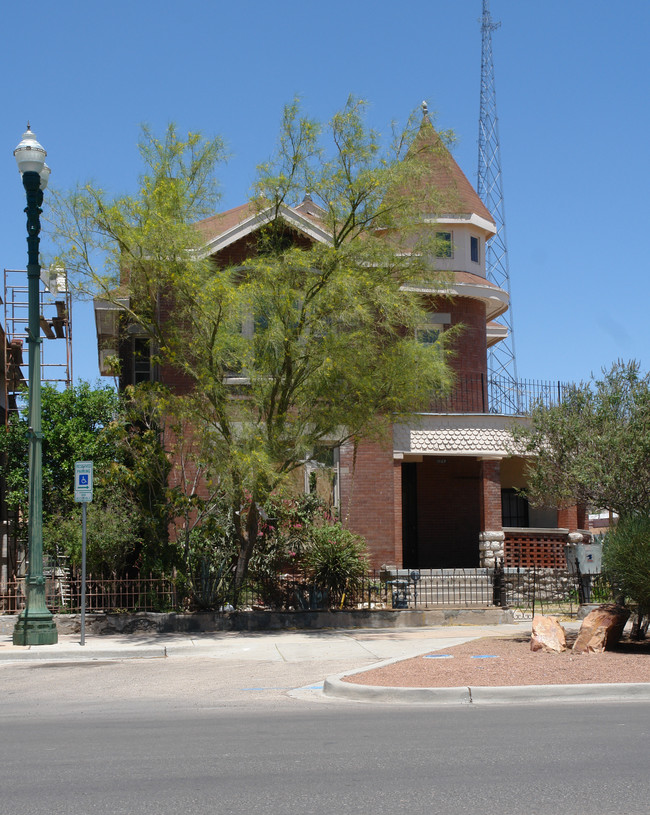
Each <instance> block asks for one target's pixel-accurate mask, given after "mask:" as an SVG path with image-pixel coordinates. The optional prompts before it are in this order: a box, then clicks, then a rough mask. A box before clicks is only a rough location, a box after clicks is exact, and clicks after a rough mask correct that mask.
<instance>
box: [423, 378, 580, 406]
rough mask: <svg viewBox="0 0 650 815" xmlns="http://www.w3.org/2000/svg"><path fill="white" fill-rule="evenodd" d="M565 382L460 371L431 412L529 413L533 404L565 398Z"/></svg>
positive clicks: (549, 402) (557, 402)
mask: <svg viewBox="0 0 650 815" xmlns="http://www.w3.org/2000/svg"><path fill="white" fill-rule="evenodd" d="M568 387H569V386H568V385H567V384H566V383H563V382H544V381H541V380H528V381H523V380H520V381H515V380H512V379H509V378H508V377H503V376H490V375H486V374H481V373H477V374H459V375H458V376H457V378H456V384H455V385H454V387H453V388H452V390H451V392H450V393H449V394H448V395H447V396H446V397H443V398H441V399H434V400H433V401H432V402H431V405H430V410H431V412H433V413H498V414H505V415H508V416H514V415H523V414H527V413H530V411H531V410H532V408H533V407H535V406H536V405H540V404H541V405H543V406H544V407H551V406H552V405H557V404H559V403H560V402H562V401H563V399H564V398H565V394H566V391H567V389H568Z"/></svg>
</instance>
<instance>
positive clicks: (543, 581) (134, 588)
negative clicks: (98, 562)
mask: <svg viewBox="0 0 650 815" xmlns="http://www.w3.org/2000/svg"><path fill="white" fill-rule="evenodd" d="M612 599H613V598H612V590H611V588H610V586H609V585H608V584H607V582H606V581H605V579H604V578H603V576H602V575H597V576H594V577H589V578H588V577H585V576H583V577H580V576H579V575H576V574H574V573H572V572H570V571H567V570H566V569H535V568H530V569H524V568H520V569H512V568H503V567H499V568H497V569H422V570H407V569H400V570H391V571H385V570H383V571H374V572H370V573H368V575H367V576H366V577H365V578H364V579H363V580H360V581H355V582H354V584H351V585H345V586H344V587H342V588H339V590H331V589H328V588H327V587H325V586H322V585H317V584H314V583H313V582H312V581H310V580H309V578H308V577H307V576H305V575H297V574H282V575H275V576H270V577H269V578H268V579H266V580H264V581H257V582H255V583H253V582H251V583H249V584H247V585H246V586H245V587H244V588H243V590H242V591H241V592H240V594H239V597H238V598H237V603H236V605H237V607H238V608H258V609H274V610H295V611H301V610H308V609H326V608H356V609H381V608H392V609H416V608H420V609H426V608H436V607H457V608H472V607H481V608H486V607H490V606H501V607H503V608H510V609H513V610H515V612H516V613H517V614H519V615H521V616H526V617H527V616H530V615H532V614H533V613H535V612H540V613H558V614H566V615H574V614H575V613H576V612H577V609H578V607H579V605H580V604H581V603H584V602H608V601H611V600H612ZM80 600H81V580H80V579H79V578H77V577H68V576H66V575H63V576H57V577H55V576H51V577H49V578H48V579H47V580H46V601H47V605H48V608H50V610H51V611H52V612H53V613H78V612H79V611H80V610H81V604H80ZM234 601H235V598H234V596H233V593H232V586H230V585H228V584H223V583H221V584H219V587H218V589H217V590H215V592H213V593H212V594H211V595H209V594H206V593H205V592H197V591H193V590H192V587H191V586H190V585H188V583H187V581H186V580H185V579H184V578H182V577H179V576H177V575H172V576H168V577H165V576H163V577H153V576H151V575H150V576H149V577H142V576H141V577H137V578H132V579H118V578H110V579H104V578H102V579H97V578H94V577H92V576H90V577H88V579H87V586H86V610H87V611H88V612H90V613H93V612H120V611H124V612H134V611H159V612H162V611H190V610H197V609H200V608H206V609H208V608H209V609H213V610H222V611H223V610H231V609H232V608H233V603H234ZM24 605H25V585H24V578H16V579H14V580H12V581H10V582H9V584H8V586H7V588H6V590H5V591H3V592H2V593H0V613H5V614H15V613H18V612H19V611H21V610H22V609H23V608H24Z"/></svg>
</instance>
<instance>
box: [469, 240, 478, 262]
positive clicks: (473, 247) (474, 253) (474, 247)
mask: <svg viewBox="0 0 650 815" xmlns="http://www.w3.org/2000/svg"><path fill="white" fill-rule="evenodd" d="M469 241H470V246H469V250H470V257H471V259H472V262H473V263H479V262H480V258H479V242H478V238H475V237H474V236H473V235H472V236H471V237H470V239H469Z"/></svg>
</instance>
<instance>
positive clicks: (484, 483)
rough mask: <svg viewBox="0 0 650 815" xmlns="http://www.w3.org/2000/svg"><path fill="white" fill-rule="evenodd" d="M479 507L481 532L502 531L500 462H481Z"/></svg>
mask: <svg viewBox="0 0 650 815" xmlns="http://www.w3.org/2000/svg"><path fill="white" fill-rule="evenodd" d="M480 505H481V532H500V531H501V530H502V529H503V521H502V515H501V462H500V461H481V482H480Z"/></svg>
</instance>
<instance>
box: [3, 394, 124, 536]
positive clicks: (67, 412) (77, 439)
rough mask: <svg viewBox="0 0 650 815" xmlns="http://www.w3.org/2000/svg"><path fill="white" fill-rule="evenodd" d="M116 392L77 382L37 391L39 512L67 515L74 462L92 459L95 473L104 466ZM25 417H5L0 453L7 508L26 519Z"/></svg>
mask: <svg viewBox="0 0 650 815" xmlns="http://www.w3.org/2000/svg"><path fill="white" fill-rule="evenodd" d="M117 406H118V396H117V394H116V393H115V391H114V390H113V389H112V388H110V387H100V388H92V387H91V386H90V385H89V384H88V383H87V382H80V383H79V384H77V385H75V386H74V387H72V388H68V389H66V390H62V391H59V390H57V389H56V388H54V387H53V386H51V385H45V386H43V389H42V416H43V516H44V518H47V517H48V516H49V515H52V514H55V513H62V514H68V513H69V511H70V510H71V509H72V507H73V504H74V464H75V461H90V460H92V461H94V462H95V467H96V468H97V469H98V472H99V473H101V472H102V468H105V467H110V465H111V462H112V461H113V460H114V457H115V450H114V443H113V441H112V439H111V438H110V435H109V434H107V433H104V432H102V431H104V430H105V429H106V428H108V427H110V426H111V424H112V423H113V422H114V420H115V417H116V413H117ZM28 430H29V424H28V416H27V413H26V411H24V412H22V413H20V414H19V415H13V416H12V417H11V420H10V423H9V426H8V429H7V432H6V433H0V454H4V455H5V456H6V466H5V473H4V475H5V480H6V486H7V492H6V500H7V504H8V507H9V509H10V510H11V511H13V512H15V513H16V516H17V517H18V518H19V519H20V520H21V521H24V522H26V520H27V519H26V517H25V516H24V513H22V512H21V510H22V509H23V508H24V507H26V506H27V495H28V457H27V449H28Z"/></svg>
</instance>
